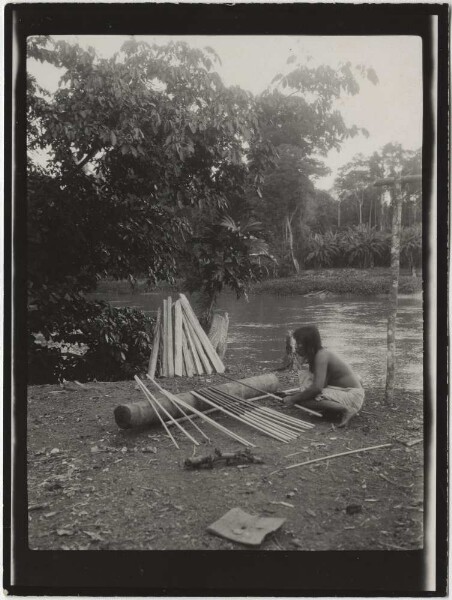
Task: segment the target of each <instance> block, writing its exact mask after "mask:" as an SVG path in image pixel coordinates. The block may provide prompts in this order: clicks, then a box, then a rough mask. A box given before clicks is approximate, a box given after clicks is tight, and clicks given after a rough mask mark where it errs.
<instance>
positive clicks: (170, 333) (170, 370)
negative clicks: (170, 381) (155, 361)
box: [166, 296, 174, 377]
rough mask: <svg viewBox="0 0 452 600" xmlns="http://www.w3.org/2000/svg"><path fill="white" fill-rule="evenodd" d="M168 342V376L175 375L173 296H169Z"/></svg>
mask: <svg viewBox="0 0 452 600" xmlns="http://www.w3.org/2000/svg"><path fill="white" fill-rule="evenodd" d="M167 317H168V328H167V335H168V342H167V348H166V351H167V353H168V377H174V352H173V302H172V300H171V296H168V311H167Z"/></svg>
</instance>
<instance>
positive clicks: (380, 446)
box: [284, 444, 392, 470]
mask: <svg viewBox="0 0 452 600" xmlns="http://www.w3.org/2000/svg"><path fill="white" fill-rule="evenodd" d="M389 446H392V444H380V445H379V446H368V447H367V448H359V449H358V450H348V451H347V452H340V453H339V454H331V455H330V456H322V458H313V459H312V460H306V461H305V462H302V463H298V464H296V465H289V466H288V467H284V470H287V469H295V467H302V466H303V465H309V464H311V463H316V462H321V461H322V460H330V458H338V457H339V456H345V455H346V454H356V453H358V452H367V451H368V450H376V449H377V448H389Z"/></svg>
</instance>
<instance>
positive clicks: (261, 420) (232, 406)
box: [202, 390, 298, 439]
mask: <svg viewBox="0 0 452 600" xmlns="http://www.w3.org/2000/svg"><path fill="white" fill-rule="evenodd" d="M202 394H203V395H206V396H207V397H208V398H210V399H211V400H213V401H214V402H215V403H218V404H220V405H222V406H224V407H225V408H227V409H228V410H230V411H232V412H234V413H236V414H238V415H240V416H241V417H244V418H245V417H246V418H247V419H251V420H252V421H253V422H255V423H256V425H261V426H262V427H264V428H266V429H268V430H270V431H274V432H275V433H277V434H280V435H281V436H283V437H285V438H286V439H296V438H297V437H298V435H297V434H295V433H294V432H292V431H288V430H287V429H285V428H284V427H283V426H282V425H279V424H275V423H273V422H271V421H270V420H269V419H268V417H263V416H260V415H256V414H255V411H254V410H253V411H250V410H248V409H247V408H243V407H242V406H238V405H237V404H236V403H234V402H233V401H231V400H228V399H226V398H221V397H220V396H219V395H216V394H213V393H211V395H210V396H209V395H208V392H206V391H204V390H203V392H202Z"/></svg>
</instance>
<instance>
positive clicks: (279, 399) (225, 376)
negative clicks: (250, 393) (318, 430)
mask: <svg viewBox="0 0 452 600" xmlns="http://www.w3.org/2000/svg"><path fill="white" fill-rule="evenodd" d="M218 375H220V377H224V378H225V379H229V381H233V382H234V383H240V384H241V385H244V386H245V387H248V388H250V389H252V390H255V391H256V392H260V393H261V394H265V393H266V394H267V396H270V398H275V399H276V400H278V402H281V400H282V398H280V397H279V396H276V395H275V394H272V393H271V392H265V390H261V389H259V388H257V387H254V385H249V384H248V383H243V381H238V380H237V379H232V377H228V376H227V375H225V374H224V373H218ZM295 406H296V407H297V408H299V409H300V410H305V411H306V412H309V413H310V414H313V415H315V416H316V417H322V416H323V415H322V414H321V413H318V412H316V411H315V410H310V409H309V408H304V407H303V406H298V404H296V405H295Z"/></svg>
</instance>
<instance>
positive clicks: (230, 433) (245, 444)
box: [152, 379, 256, 448]
mask: <svg viewBox="0 0 452 600" xmlns="http://www.w3.org/2000/svg"><path fill="white" fill-rule="evenodd" d="M152 383H153V384H154V385H155V386H156V387H158V389H159V390H160V391H161V392H162V393H163V394H165V395H166V396H168V395H172V394H170V393H169V392H167V391H166V390H164V389H163V388H162V387H161V386H160V385H159V384H158V383H157V382H156V381H155V379H153V380H152ZM191 394H192V395H193V396H195V398H196V397H197V398H198V399H200V400H203V398H202V397H201V396H199V395H198V394H197V393H196V392H194V391H193V392H191ZM174 401H175V402H176V403H177V404H181V405H182V406H183V407H184V408H185V409H187V410H189V411H190V412H193V413H195V414H196V415H198V416H199V417H201V418H202V419H204V420H205V421H206V422H207V423H210V424H211V425H212V426H213V427H215V428H216V429H219V430H220V431H222V432H223V433H225V434H226V435H229V437H232V438H234V439H235V440H237V441H238V442H240V443H241V444H243V445H244V446H249V447H251V448H255V447H256V445H255V444H253V443H252V442H248V440H246V439H245V438H242V437H241V436H239V435H237V434H236V433H234V432H232V431H230V430H229V429H227V427H224V426H223V425H220V424H219V423H217V422H216V421H214V420H213V419H211V418H210V417H208V416H207V415H205V414H204V413H202V412H201V411H199V410H197V409H196V408H195V407H194V406H190V404H187V402H185V401H184V400H182V399H181V398H177V397H174Z"/></svg>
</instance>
